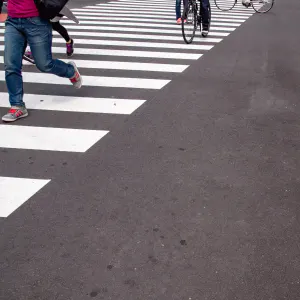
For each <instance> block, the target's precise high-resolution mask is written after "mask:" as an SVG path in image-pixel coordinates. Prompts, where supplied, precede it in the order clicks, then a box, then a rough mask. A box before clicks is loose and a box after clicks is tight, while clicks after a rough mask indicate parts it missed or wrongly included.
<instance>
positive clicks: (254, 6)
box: [251, 0, 275, 14]
mask: <svg viewBox="0 0 300 300" xmlns="http://www.w3.org/2000/svg"><path fill="white" fill-rule="evenodd" d="M267 1H269V2H268V3H269V4H270V6H269V7H268V6H266V9H265V10H262V9H261V8H262V7H256V5H255V4H254V3H258V2H261V0H253V1H251V5H252V8H253V9H254V11H255V12H257V13H259V14H265V13H267V12H269V11H270V10H271V9H272V7H273V6H274V3H275V0H267Z"/></svg>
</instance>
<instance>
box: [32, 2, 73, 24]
mask: <svg viewBox="0 0 300 300" xmlns="http://www.w3.org/2000/svg"><path fill="white" fill-rule="evenodd" d="M68 1H69V0H34V3H35V5H36V7H37V9H38V11H39V13H40V17H41V18H43V19H48V20H50V19H53V18H54V17H56V16H57V15H58V14H59V12H60V11H61V10H62V9H63V7H64V6H65V5H66V4H67V2H68Z"/></svg>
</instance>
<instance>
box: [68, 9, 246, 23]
mask: <svg viewBox="0 0 300 300" xmlns="http://www.w3.org/2000/svg"><path fill="white" fill-rule="evenodd" d="M73 12H74V14H77V15H79V14H82V15H96V16H108V15H109V16H113V17H132V13H124V12H110V13H109V14H108V13H107V12H105V11H104V12H103V11H102V10H101V11H98V12H95V10H94V9H83V8H78V9H74V10H73ZM134 17H135V18H139V19H142V20H143V18H145V17H155V18H157V15H156V14H152V13H139V14H137V15H135V16H134ZM219 17H224V18H225V17H226V18H229V19H230V20H231V19H237V20H238V19H240V20H247V19H248V18H249V17H248V16H234V15H228V14H226V13H219V12H214V13H212V18H219ZM159 18H160V19H168V20H172V21H176V20H175V18H174V15H173V16H171V15H170V16H169V15H160V16H159ZM142 20H141V21H142Z"/></svg>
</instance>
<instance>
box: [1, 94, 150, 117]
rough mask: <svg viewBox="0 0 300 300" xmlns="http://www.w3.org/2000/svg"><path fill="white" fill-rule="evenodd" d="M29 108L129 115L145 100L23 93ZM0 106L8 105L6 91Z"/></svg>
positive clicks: (2, 95)
mask: <svg viewBox="0 0 300 300" xmlns="http://www.w3.org/2000/svg"><path fill="white" fill-rule="evenodd" d="M24 102H25V103H26V107H27V108H29V109H39V110H53V111H68V112H85V113H98V114H99V113H101V114H122V115H130V114H131V113H133V112H134V111H135V110H136V109H138V108H139V107H140V106H141V105H142V104H144V103H145V102H146V100H138V99H111V98H91V97H69V96H53V95H36V94H34V95H33V94H24ZM0 106H1V107H9V99H8V93H0Z"/></svg>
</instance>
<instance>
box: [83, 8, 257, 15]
mask: <svg viewBox="0 0 300 300" xmlns="http://www.w3.org/2000/svg"><path fill="white" fill-rule="evenodd" d="M85 8H94V7H93V6H91V7H90V6H86V7H85ZM97 8H98V10H100V11H101V10H104V9H107V10H109V11H117V10H122V11H124V10H126V9H129V10H131V11H143V12H156V13H161V14H164V15H166V14H169V15H171V14H173V15H174V12H175V9H174V10H173V9H157V8H146V7H144V6H140V7H138V6H129V5H110V6H107V5H103V6H98V5H97ZM95 11H96V9H95ZM219 11H220V10H219V9H217V8H216V9H214V8H212V13H214V12H219ZM234 14H236V15H238V14H243V15H246V16H251V15H253V14H254V12H253V11H250V12H249V11H245V10H238V9H236V10H235V11H234Z"/></svg>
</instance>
